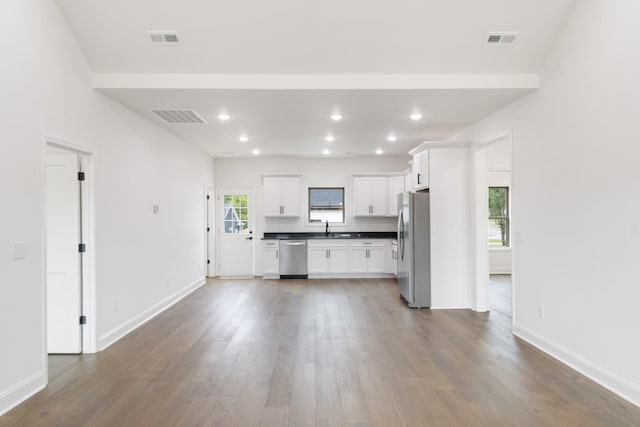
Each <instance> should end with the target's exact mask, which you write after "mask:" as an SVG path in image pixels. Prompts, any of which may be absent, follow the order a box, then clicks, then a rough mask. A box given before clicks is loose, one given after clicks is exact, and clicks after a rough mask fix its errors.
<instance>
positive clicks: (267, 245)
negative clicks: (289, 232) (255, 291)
mask: <svg viewBox="0 0 640 427" xmlns="http://www.w3.org/2000/svg"><path fill="white" fill-rule="evenodd" d="M279 244H280V241H279V240H265V241H264V242H262V277H263V278H265V279H274V278H275V279H277V278H279V277H280V259H279V258H280V257H279V255H280V253H279V251H280V249H279Z"/></svg>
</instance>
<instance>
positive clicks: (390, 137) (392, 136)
mask: <svg viewBox="0 0 640 427" xmlns="http://www.w3.org/2000/svg"><path fill="white" fill-rule="evenodd" d="M396 139H398V137H397V136H395V135H389V136H388V137H387V141H389V142H393V141H395V140H396Z"/></svg>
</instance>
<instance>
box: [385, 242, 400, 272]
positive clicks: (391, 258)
mask: <svg viewBox="0 0 640 427" xmlns="http://www.w3.org/2000/svg"><path fill="white" fill-rule="evenodd" d="M386 257H387V273H389V274H393V275H394V276H396V277H397V275H398V243H397V241H396V240H393V241H392V240H387V255H386Z"/></svg>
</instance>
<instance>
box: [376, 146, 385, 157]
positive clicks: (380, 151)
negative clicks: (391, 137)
mask: <svg viewBox="0 0 640 427" xmlns="http://www.w3.org/2000/svg"><path fill="white" fill-rule="evenodd" d="M382 153H384V151H382V148H378V149H377V150H376V154H377V155H378V156H379V155H381V154H382Z"/></svg>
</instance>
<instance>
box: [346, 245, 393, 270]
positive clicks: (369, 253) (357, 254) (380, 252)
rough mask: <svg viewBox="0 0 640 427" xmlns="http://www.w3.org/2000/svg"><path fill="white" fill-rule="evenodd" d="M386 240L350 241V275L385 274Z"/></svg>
mask: <svg viewBox="0 0 640 427" xmlns="http://www.w3.org/2000/svg"><path fill="white" fill-rule="evenodd" d="M386 254H387V245H386V240H381V239H375V240H351V241H350V243H349V267H350V270H349V271H350V272H351V273H382V274H384V273H386V272H387V256H386Z"/></svg>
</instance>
